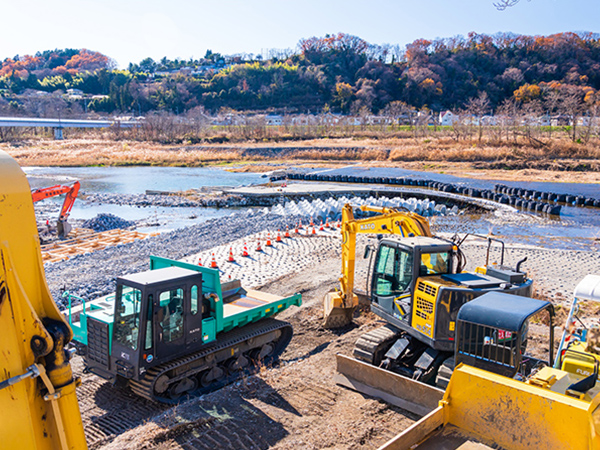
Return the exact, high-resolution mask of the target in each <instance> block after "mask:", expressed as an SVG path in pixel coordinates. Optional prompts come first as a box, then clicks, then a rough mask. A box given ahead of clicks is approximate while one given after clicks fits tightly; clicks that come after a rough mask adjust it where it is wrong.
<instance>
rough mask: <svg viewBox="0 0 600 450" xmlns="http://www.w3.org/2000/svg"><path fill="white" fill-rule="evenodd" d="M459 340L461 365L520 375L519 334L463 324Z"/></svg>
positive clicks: (460, 323) (459, 328) (459, 323)
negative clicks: (518, 371) (462, 363)
mask: <svg viewBox="0 0 600 450" xmlns="http://www.w3.org/2000/svg"><path fill="white" fill-rule="evenodd" d="M457 340H458V343H457V344H458V348H457V350H458V351H457V355H456V364H457V365H458V364H459V363H460V362H464V363H466V364H468V365H470V366H474V367H479V368H482V369H484V370H488V371H491V372H494V373H498V374H500V375H505V376H508V377H512V376H514V374H515V373H516V372H517V369H518V362H519V356H520V348H519V346H518V342H519V341H518V339H517V334H516V333H511V332H510V331H506V330H502V329H498V328H491V327H487V326H483V325H479V324H474V323H470V322H464V321H459V322H458V333H457Z"/></svg>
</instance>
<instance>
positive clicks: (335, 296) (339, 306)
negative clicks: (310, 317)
mask: <svg viewBox="0 0 600 450" xmlns="http://www.w3.org/2000/svg"><path fill="white" fill-rule="evenodd" d="M353 297H356V295H354V296H353ZM356 300H357V301H356V302H352V306H350V307H347V306H344V301H343V299H342V297H341V295H340V293H339V292H330V293H328V294H327V295H325V299H324V301H323V326H324V327H325V328H341V327H345V326H347V325H349V324H350V323H352V316H353V315H354V310H355V309H356V303H357V302H358V299H356Z"/></svg>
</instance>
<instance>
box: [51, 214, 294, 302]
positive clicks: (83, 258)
mask: <svg viewBox="0 0 600 450" xmlns="http://www.w3.org/2000/svg"><path fill="white" fill-rule="evenodd" d="M297 221H298V217H285V218H284V217H281V216H278V215H275V214H262V213H259V212H252V211H249V212H244V213H241V214H235V215H231V216H228V217H224V218H219V219H211V220H208V221H206V222H204V223H201V224H198V225H194V226H191V227H188V228H183V229H180V230H176V231H172V232H170V233H163V234H161V235H159V236H154V237H149V238H147V239H144V240H140V241H135V242H132V243H129V244H123V245H118V246H115V247H109V248H106V249H103V250H99V251H96V252H94V253H89V254H85V255H77V256H74V257H73V258H71V259H69V260H67V261H61V262H57V263H49V264H46V265H45V269H46V278H47V280H48V286H49V288H50V292H51V293H52V296H53V297H54V300H55V301H56V303H57V304H58V305H59V307H65V306H66V304H65V300H64V299H63V298H62V293H61V289H62V288H65V289H67V290H69V291H70V292H71V293H73V294H75V295H77V296H80V297H83V298H85V299H86V300H92V299H94V298H96V297H99V296H101V295H105V294H110V293H113V292H114V290H115V278H116V277H117V276H119V275H124V274H130V273H135V272H140V271H143V270H147V269H148V264H149V261H150V259H149V258H150V255H156V256H162V257H165V258H172V259H181V258H184V257H186V256H188V255H192V254H194V253H198V252H202V251H205V250H208V249H210V248H212V247H214V246H217V245H223V244H226V243H228V242H231V241H233V240H235V239H240V238H242V237H245V236H248V235H251V234H254V233H258V232H261V231H263V230H265V229H285V227H286V225H289V226H293V225H294V224H295V223H297Z"/></svg>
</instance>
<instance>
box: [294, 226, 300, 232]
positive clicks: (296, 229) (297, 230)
mask: <svg viewBox="0 0 600 450" xmlns="http://www.w3.org/2000/svg"><path fill="white" fill-rule="evenodd" d="M294 233H296V234H300V229H299V228H298V225H296V228H294Z"/></svg>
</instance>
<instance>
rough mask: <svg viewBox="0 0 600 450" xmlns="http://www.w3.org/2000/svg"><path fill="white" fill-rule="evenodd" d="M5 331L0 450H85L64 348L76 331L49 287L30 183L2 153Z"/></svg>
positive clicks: (1, 309)
mask: <svg viewBox="0 0 600 450" xmlns="http://www.w3.org/2000/svg"><path fill="white" fill-rule="evenodd" d="M0 330H2V331H1V332H0V367H1V368H2V371H0V436H2V445H1V447H2V448H6V449H21V448H27V449H56V448H61V449H81V448H86V443H85V436H84V433H83V425H82V422H81V415H80V413H79V405H78V403H77V397H76V395H75V386H76V384H77V380H76V379H75V378H74V377H73V373H72V371H71V366H70V364H69V358H68V354H67V353H66V351H65V345H66V344H67V343H68V342H69V340H70V339H71V337H72V332H71V329H70V328H69V326H68V325H67V323H66V322H65V320H64V318H63V317H62V315H61V314H60V312H59V311H58V308H57V307H56V304H55V303H54V300H53V299H52V297H51V295H50V292H49V290H48V286H47V284H46V279H45V275H44V267H43V264H42V258H41V252H40V244H39V238H38V234H37V227H36V220H35V214H34V210H33V201H32V194H31V191H30V189H29V183H28V182H27V178H26V177H25V174H24V173H23V171H22V170H21V168H20V167H19V166H18V165H17V163H16V162H15V161H14V160H13V159H12V158H11V157H10V156H8V155H7V154H6V153H4V152H2V151H0Z"/></svg>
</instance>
